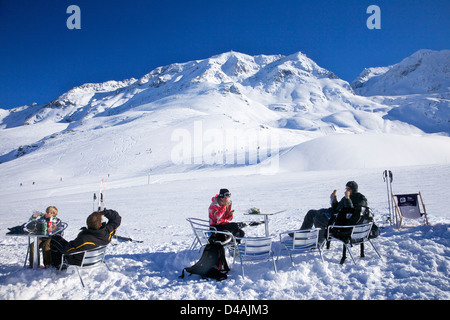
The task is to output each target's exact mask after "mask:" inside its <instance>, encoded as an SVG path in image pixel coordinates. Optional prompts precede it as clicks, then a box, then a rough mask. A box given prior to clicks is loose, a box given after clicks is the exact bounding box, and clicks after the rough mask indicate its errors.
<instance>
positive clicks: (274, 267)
mask: <svg viewBox="0 0 450 320" xmlns="http://www.w3.org/2000/svg"><path fill="white" fill-rule="evenodd" d="M272 262H273V270H275V273H278V271H277V266H276V264H275V259H274V258H273V256H272Z"/></svg>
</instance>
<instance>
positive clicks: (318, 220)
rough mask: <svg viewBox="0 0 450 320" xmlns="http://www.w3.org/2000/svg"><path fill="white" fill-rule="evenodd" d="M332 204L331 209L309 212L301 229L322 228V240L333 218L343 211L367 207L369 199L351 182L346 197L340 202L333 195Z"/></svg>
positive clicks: (346, 186)
mask: <svg viewBox="0 0 450 320" xmlns="http://www.w3.org/2000/svg"><path fill="white" fill-rule="evenodd" d="M330 204H331V207H329V208H323V209H319V210H309V211H308V212H307V213H306V215H305V217H304V219H303V224H302V226H301V227H300V229H301V230H304V229H311V228H312V227H313V226H314V227H316V228H320V229H322V232H321V233H320V234H319V238H320V240H322V239H323V237H324V234H325V229H326V228H327V226H328V224H329V223H330V219H331V218H332V217H334V218H335V217H336V215H337V213H339V212H340V211H341V210H343V209H349V208H351V209H356V208H359V209H360V208H361V207H367V199H366V197H365V196H364V195H363V194H361V193H359V192H358V184H357V183H356V182H355V181H349V182H347V184H346V185H345V192H344V197H342V199H341V200H340V201H339V202H338V200H337V197H336V195H335V194H334V193H333V194H332V197H331V199H330Z"/></svg>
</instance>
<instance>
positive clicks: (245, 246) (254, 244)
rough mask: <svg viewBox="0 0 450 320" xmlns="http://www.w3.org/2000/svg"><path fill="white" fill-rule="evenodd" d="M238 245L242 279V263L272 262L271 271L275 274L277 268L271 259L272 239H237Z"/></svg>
mask: <svg viewBox="0 0 450 320" xmlns="http://www.w3.org/2000/svg"><path fill="white" fill-rule="evenodd" d="M237 240H238V241H240V242H241V243H239V244H238V245H237V249H238V251H239V259H240V261H241V270H242V276H243V277H244V276H245V274H244V261H255V260H270V259H271V260H272V263H273V269H274V270H275V272H277V266H276V265H275V260H274V259H273V251H272V238H271V237H244V238H237Z"/></svg>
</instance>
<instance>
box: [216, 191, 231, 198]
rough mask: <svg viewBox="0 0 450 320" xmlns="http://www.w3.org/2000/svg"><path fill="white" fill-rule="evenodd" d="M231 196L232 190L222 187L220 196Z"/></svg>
mask: <svg viewBox="0 0 450 320" xmlns="http://www.w3.org/2000/svg"><path fill="white" fill-rule="evenodd" d="M229 197H231V193H230V191H228V189H220V191H219V198H229Z"/></svg>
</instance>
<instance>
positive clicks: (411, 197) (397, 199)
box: [392, 192, 428, 229]
mask: <svg viewBox="0 0 450 320" xmlns="http://www.w3.org/2000/svg"><path fill="white" fill-rule="evenodd" d="M392 199H393V200H394V211H395V214H396V215H395V217H396V224H397V229H401V228H412V227H414V226H413V225H409V226H406V225H402V223H403V221H404V219H405V218H406V219H413V220H418V219H423V224H424V225H427V224H428V217H427V212H426V210H425V204H424V203H423V199H422V194H421V193H420V192H419V193H410V194H397V195H395V194H393V195H392ZM419 200H420V202H419ZM420 205H422V208H421V207H420Z"/></svg>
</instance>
